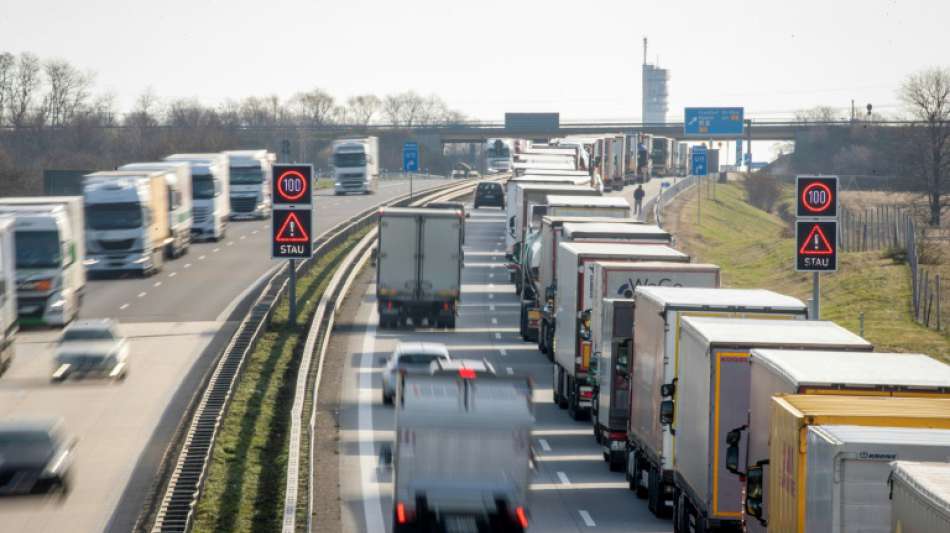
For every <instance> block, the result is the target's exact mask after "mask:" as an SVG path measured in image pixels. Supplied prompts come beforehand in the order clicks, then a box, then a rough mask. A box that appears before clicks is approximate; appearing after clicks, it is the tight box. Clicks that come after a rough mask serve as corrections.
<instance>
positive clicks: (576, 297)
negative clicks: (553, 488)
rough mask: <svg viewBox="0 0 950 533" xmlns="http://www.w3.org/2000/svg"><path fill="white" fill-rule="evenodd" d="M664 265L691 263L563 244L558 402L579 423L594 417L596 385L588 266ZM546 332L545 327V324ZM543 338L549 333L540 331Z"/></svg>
mask: <svg viewBox="0 0 950 533" xmlns="http://www.w3.org/2000/svg"><path fill="white" fill-rule="evenodd" d="M604 260H607V261H622V262H642V261H665V262H674V263H688V262H689V256H688V255H686V254H684V253H682V252H679V251H677V250H674V249H672V248H670V247H669V246H663V245H656V244H614V243H601V242H577V243H574V242H562V243H561V244H560V245H558V250H557V281H556V290H555V291H554V309H555V311H554V332H553V333H554V343H553V349H554V403H556V404H557V405H558V406H559V407H561V408H562V409H563V408H566V409H567V410H568V413H569V414H570V415H571V417H572V418H574V419H575V420H580V419H584V418H586V417H587V416H588V415H589V414H590V403H591V398H592V397H593V393H594V390H593V386H592V385H591V383H590V381H589V379H588V378H589V370H590V360H591V345H590V337H589V336H588V337H586V338H585V337H582V336H581V335H580V330H581V326H582V325H584V326H586V327H587V329H588V330H589V325H586V324H584V323H583V320H584V317H583V311H584V308H583V302H584V298H585V293H586V290H587V287H588V284H589V280H588V279H587V272H588V271H587V264H588V263H591V262H593V261H604ZM542 328H544V322H542ZM541 333H542V335H541V336H542V338H543V337H544V335H545V334H546V333H547V331H542V332H541Z"/></svg>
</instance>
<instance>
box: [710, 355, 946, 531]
mask: <svg viewBox="0 0 950 533" xmlns="http://www.w3.org/2000/svg"><path fill="white" fill-rule="evenodd" d="M749 365H750V374H749V375H750V382H751V388H750V392H749V422H748V426H747V427H746V428H745V429H744V430H740V429H735V430H733V431H732V432H730V434H727V439H726V440H727V441H728V442H729V447H728V448H727V450H726V457H727V464H726V467H727V469H728V470H730V472H733V473H735V474H738V475H740V476H741V479H740V482H741V480H742V479H744V476H745V474H746V473H747V472H748V471H749V469H750V468H752V469H754V468H759V471H760V472H761V475H760V476H759V479H761V480H762V484H761V485H762V490H761V495H762V497H761V498H760V500H761V503H760V504H758V505H757V506H756V507H757V509H758V515H757V516H747V518H746V520H745V522H746V527H747V528H748V530H749V531H753V532H765V531H766V527H765V526H764V525H763V524H762V523H763V522H766V521H768V501H769V500H768V478H769V476H770V475H771V474H772V473H773V472H775V471H774V470H773V469H772V468H771V467H768V458H769V427H770V426H771V418H772V410H771V408H770V407H771V405H770V399H771V397H772V396H778V395H783V394H823V395H829V394H837V395H848V394H861V395H863V396H933V397H940V396H943V397H950V366H948V365H946V364H944V363H942V362H940V361H937V360H936V359H933V358H931V357H928V356H926V355H922V354H903V353H880V352H879V353H855V352H822V351H807V350H805V351H800V350H771V349H756V350H752V352H751V355H750V357H749ZM727 429H729V428H727ZM743 433H744V434H745V435H747V437H746V440H747V442H746V444H745V445H746V446H747V447H748V448H747V449H748V454H747V455H746V456H745V457H747V460H743V459H741V458H740V455H739V452H740V446H741V445H742V444H743V443H742V441H743V439H742V434H743ZM947 457H950V450H948V455H947ZM729 458H737V459H738V461H737V463H736V464H733V465H730V464H729V462H728V459H729ZM743 463H745V466H744V467H743V466H742V465H743ZM886 476H887V474H886V472H885V474H884V477H886ZM807 479H808V480H809V486H810V485H811V483H810V481H811V480H812V477H811V476H808V478H807ZM817 494H819V493H818V492H812V493H811V494H810V496H809V498H808V499H809V500H812V499H815V498H817V496H816V495H817ZM821 494H825V495H827V494H828V492H827V491H826V490H825V491H822V492H821ZM833 495H834V493H833ZM816 501H817V500H816ZM839 510H840V508H839V507H837V506H836V507H835V510H834V513H837V512H838V511H839ZM828 516H829V517H830V516H831V513H829V514H828ZM869 518H870V517H869ZM885 522H886V523H881V524H878V526H877V529H880V528H881V527H885V528H886V527H889V526H888V524H889V522H887V521H885ZM808 530H809V531H812V529H811V528H808ZM821 530H822V531H829V530H833V531H841V529H840V527H835V528H833V529H829V528H822V529H821ZM869 530H870V529H869ZM815 531H818V529H815ZM862 531H865V530H864V529H862Z"/></svg>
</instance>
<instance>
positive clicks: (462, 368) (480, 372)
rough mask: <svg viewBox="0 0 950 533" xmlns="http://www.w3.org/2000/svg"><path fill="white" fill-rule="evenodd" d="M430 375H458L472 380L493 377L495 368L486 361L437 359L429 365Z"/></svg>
mask: <svg viewBox="0 0 950 533" xmlns="http://www.w3.org/2000/svg"><path fill="white" fill-rule="evenodd" d="M429 373H430V374H432V375H440V374H458V375H459V376H462V377H463V378H468V379H472V378H474V377H476V376H494V375H496V374H495V367H494V366H493V365H492V364H491V363H489V362H488V360H487V359H482V360H478V359H446V360H443V359H439V360H436V361H432V362H431V363H430V364H429Z"/></svg>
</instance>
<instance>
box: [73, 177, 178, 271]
mask: <svg viewBox="0 0 950 533" xmlns="http://www.w3.org/2000/svg"><path fill="white" fill-rule="evenodd" d="M170 173H171V171H170V170H157V171H150V170H149V171H138V170H114V171H108V172H94V173H92V174H89V175H88V176H86V178H85V180H84V182H83V200H84V201H85V204H86V227H87V231H86V241H87V245H88V250H87V253H88V258H87V260H86V264H87V265H88V267H89V271H90V272H94V273H106V272H123V271H136V272H140V273H141V274H143V275H152V274H156V273H158V272H160V271H161V270H162V265H163V264H164V259H165V250H166V249H167V247H168V246H169V245H170V244H171V243H173V242H174V239H173V238H172V234H171V227H170V225H169V209H168V198H169V195H168V185H167V183H166V179H167V178H166V176H167V175H168V174H170Z"/></svg>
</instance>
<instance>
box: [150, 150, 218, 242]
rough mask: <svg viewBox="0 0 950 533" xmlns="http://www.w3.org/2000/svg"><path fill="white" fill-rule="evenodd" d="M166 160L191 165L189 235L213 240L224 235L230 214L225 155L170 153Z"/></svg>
mask: <svg viewBox="0 0 950 533" xmlns="http://www.w3.org/2000/svg"><path fill="white" fill-rule="evenodd" d="M165 161H184V162H186V163H188V164H189V166H191V191H192V194H191V197H192V201H193V207H192V217H193V223H192V226H191V233H192V236H194V237H195V238H198V239H207V240H212V241H219V240H221V239H223V238H224V234H225V232H226V231H227V226H228V218H229V217H230V214H231V203H230V202H231V200H230V199H231V192H230V191H231V181H230V178H229V171H230V167H229V166H228V156H227V155H225V154H218V153H205V154H173V155H170V156H168V157H166V158H165Z"/></svg>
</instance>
